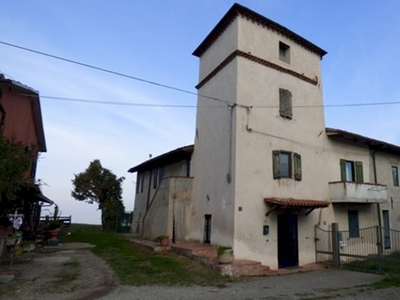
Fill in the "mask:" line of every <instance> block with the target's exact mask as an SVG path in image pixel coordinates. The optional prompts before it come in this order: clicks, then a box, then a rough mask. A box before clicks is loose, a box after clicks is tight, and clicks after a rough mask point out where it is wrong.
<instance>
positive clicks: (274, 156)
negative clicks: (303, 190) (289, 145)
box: [272, 151, 281, 179]
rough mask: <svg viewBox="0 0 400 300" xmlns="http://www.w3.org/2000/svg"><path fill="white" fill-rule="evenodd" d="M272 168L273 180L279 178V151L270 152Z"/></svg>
mask: <svg viewBox="0 0 400 300" xmlns="http://www.w3.org/2000/svg"><path fill="white" fill-rule="evenodd" d="M272 166H273V172H274V179H278V178H281V163H280V160H279V151H272Z"/></svg>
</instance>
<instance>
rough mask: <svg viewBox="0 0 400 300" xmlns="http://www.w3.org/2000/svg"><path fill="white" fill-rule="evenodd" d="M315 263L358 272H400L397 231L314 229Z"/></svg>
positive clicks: (374, 228)
mask: <svg viewBox="0 0 400 300" xmlns="http://www.w3.org/2000/svg"><path fill="white" fill-rule="evenodd" d="M315 250H316V261H317V262H319V263H327V264H332V265H333V266H335V267H344V268H349V269H354V270H360V271H368V272H377V273H399V272H400V231H397V230H392V229H388V228H384V227H379V226H374V227H369V228H364V229H359V230H358V231H352V232H350V231H341V230H339V228H338V225H337V223H333V224H332V230H324V229H322V228H320V227H318V226H316V227H315Z"/></svg>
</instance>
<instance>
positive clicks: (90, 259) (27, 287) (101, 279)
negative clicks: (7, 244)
mask: <svg viewBox="0 0 400 300" xmlns="http://www.w3.org/2000/svg"><path fill="white" fill-rule="evenodd" d="M90 247H93V246H92V245H90V244H86V243H68V244H64V245H61V246H59V247H57V248H55V247H54V248H47V249H44V250H43V251H42V252H36V253H35V254H34V255H33V259H32V261H30V262H28V263H24V264H22V263H21V264H16V265H15V266H14V267H13V269H14V270H15V269H17V270H19V275H17V276H16V277H15V278H14V279H13V280H12V281H11V282H9V283H5V284H0V299H1V300H3V299H4V300H5V299H7V300H14V299H15V300H16V299H24V300H35V299H42V300H50V299H57V300H72V299H73V300H91V299H97V298H99V297H103V296H105V295H107V294H108V293H109V292H111V291H112V290H113V289H114V287H115V286H116V285H117V283H118V282H117V279H116V276H115V274H114V272H113V271H112V270H111V268H110V267H109V266H108V265H107V264H106V263H105V262H104V261H103V260H102V259H100V258H98V257H97V256H95V255H94V254H92V252H91V251H90V250H89V248H90ZM24 255H29V254H24ZM8 268H9V267H7V266H2V267H1V269H0V273H1V271H2V270H7V269H8Z"/></svg>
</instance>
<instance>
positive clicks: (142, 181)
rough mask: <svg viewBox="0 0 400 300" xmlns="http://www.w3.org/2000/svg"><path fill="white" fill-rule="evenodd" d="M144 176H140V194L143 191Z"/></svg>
mask: <svg viewBox="0 0 400 300" xmlns="http://www.w3.org/2000/svg"><path fill="white" fill-rule="evenodd" d="M144 174H145V173H142V174H141V175H140V192H141V193H143V190H144Z"/></svg>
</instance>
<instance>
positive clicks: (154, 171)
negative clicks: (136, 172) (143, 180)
mask: <svg viewBox="0 0 400 300" xmlns="http://www.w3.org/2000/svg"><path fill="white" fill-rule="evenodd" d="M157 181H158V169H154V170H153V188H154V189H156V188H157V185H158V182H157Z"/></svg>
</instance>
